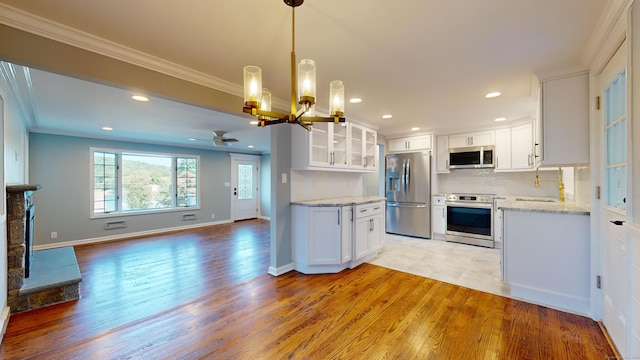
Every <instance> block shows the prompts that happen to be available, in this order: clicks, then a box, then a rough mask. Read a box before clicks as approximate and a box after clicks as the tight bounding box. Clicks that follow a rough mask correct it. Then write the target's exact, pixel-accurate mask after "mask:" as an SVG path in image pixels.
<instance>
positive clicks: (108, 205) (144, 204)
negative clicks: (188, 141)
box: [91, 149, 199, 216]
mask: <svg viewBox="0 0 640 360" xmlns="http://www.w3.org/2000/svg"><path fill="white" fill-rule="evenodd" d="M91 153H92V157H91V158H92V166H91V169H92V175H91V179H92V182H93V183H92V188H93V192H92V196H91V202H92V212H91V214H92V216H101V215H106V214H127V213H134V212H149V211H163V210H171V209H177V208H184V207H194V206H198V205H199V202H198V166H199V157H197V156H181V155H168V154H152V153H137V152H129V151H114V150H102V149H91Z"/></svg>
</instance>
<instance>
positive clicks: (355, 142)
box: [350, 124, 378, 171]
mask: <svg viewBox="0 0 640 360" xmlns="http://www.w3.org/2000/svg"><path fill="white" fill-rule="evenodd" d="M350 138H351V163H350V168H352V169H363V170H365V171H375V170H376V168H377V158H378V157H377V154H378V152H377V150H376V149H377V145H378V137H377V133H376V132H375V131H373V130H370V129H367V128H365V127H363V126H360V125H356V124H351V137H350Z"/></svg>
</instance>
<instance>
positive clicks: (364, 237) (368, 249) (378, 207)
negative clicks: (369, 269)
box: [351, 202, 385, 267]
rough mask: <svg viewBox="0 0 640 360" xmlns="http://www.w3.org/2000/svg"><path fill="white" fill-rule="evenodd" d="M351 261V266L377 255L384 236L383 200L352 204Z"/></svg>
mask: <svg viewBox="0 0 640 360" xmlns="http://www.w3.org/2000/svg"><path fill="white" fill-rule="evenodd" d="M354 213H355V218H356V220H355V228H354V231H353V263H352V264H351V267H354V266H357V265H359V264H361V263H362V262H364V261H366V260H369V259H370V258H373V257H375V256H377V254H378V251H380V249H381V248H382V237H383V236H384V232H385V230H384V202H376V203H370V204H363V205H356V206H354Z"/></svg>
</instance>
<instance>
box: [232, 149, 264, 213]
mask: <svg viewBox="0 0 640 360" xmlns="http://www.w3.org/2000/svg"><path fill="white" fill-rule="evenodd" d="M259 174H260V161H259V157H256V156H252V155H237V154H231V186H232V189H231V213H232V220H234V221H236V220H245V219H254V218H256V217H258V208H259V205H260V203H259V201H260V196H259V193H258V191H259V188H258V183H259V182H258V180H259V176H260V175H259Z"/></svg>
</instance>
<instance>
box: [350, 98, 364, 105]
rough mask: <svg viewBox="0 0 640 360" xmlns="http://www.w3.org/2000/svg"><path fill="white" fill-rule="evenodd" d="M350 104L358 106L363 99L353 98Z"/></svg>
mask: <svg viewBox="0 0 640 360" xmlns="http://www.w3.org/2000/svg"><path fill="white" fill-rule="evenodd" d="M349 102H350V103H352V104H358V103H361V102H362V99H360V98H351V99H350V100H349Z"/></svg>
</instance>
